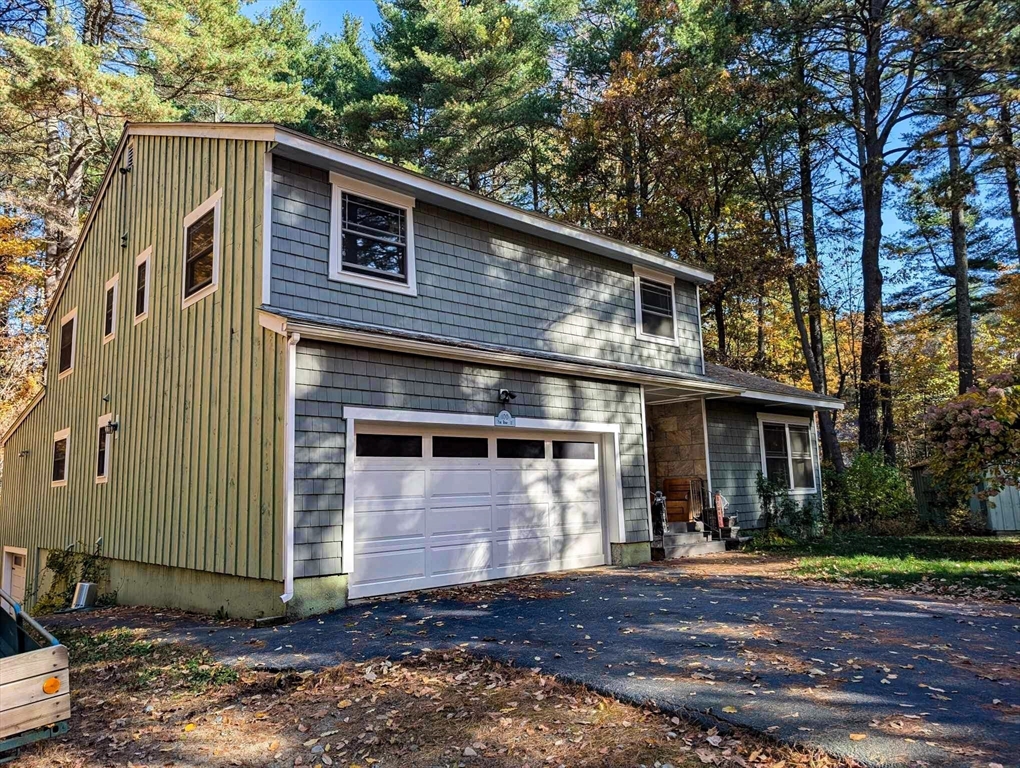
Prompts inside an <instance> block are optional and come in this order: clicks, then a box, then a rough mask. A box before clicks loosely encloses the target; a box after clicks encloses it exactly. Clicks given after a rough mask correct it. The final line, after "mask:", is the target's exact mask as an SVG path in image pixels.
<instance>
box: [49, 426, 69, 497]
mask: <svg viewBox="0 0 1020 768" xmlns="http://www.w3.org/2000/svg"><path fill="white" fill-rule="evenodd" d="M70 444H71V430H70V429H62V430H60V431H59V432H57V433H55V434H54V435H53V472H52V474H51V477H50V480H51V482H50V484H51V485H53V486H59V485H67V462H68V458H69V453H70Z"/></svg>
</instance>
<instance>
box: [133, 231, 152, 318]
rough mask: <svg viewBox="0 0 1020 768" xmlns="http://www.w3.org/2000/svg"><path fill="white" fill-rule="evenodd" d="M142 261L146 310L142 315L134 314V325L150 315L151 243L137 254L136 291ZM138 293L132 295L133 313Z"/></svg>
mask: <svg viewBox="0 0 1020 768" xmlns="http://www.w3.org/2000/svg"><path fill="white" fill-rule="evenodd" d="M142 262H145V311H144V312H142V314H140V315H135V316H134V318H135V319H134V325H138V324H139V323H140V322H142V321H143V320H145V319H146V318H147V317H148V316H149V292H150V286H151V285H152V246H151V245H150V246H149V247H148V248H146V249H145V250H144V251H142V252H141V253H140V254H138V255H137V256H135V291H136V292H137V290H138V267H139V266H140V265H141V263H142ZM136 296H137V293H134V294H132V296H131V313H132V314H134V311H135V306H136V305H135V297H136Z"/></svg>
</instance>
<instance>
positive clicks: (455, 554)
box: [430, 541, 492, 576]
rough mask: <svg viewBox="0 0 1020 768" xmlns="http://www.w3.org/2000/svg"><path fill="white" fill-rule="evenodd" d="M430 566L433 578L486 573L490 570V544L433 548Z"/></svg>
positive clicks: (478, 542) (471, 543)
mask: <svg viewBox="0 0 1020 768" xmlns="http://www.w3.org/2000/svg"><path fill="white" fill-rule="evenodd" d="M430 564H431V566H432V569H431V570H432V575H433V576H443V575H446V574H451V573H469V572H477V571H487V570H488V569H490V568H492V542H491V541H475V542H466V543H463V544H451V545H448V546H438V547H437V546H433V547H432V551H431V553H430Z"/></svg>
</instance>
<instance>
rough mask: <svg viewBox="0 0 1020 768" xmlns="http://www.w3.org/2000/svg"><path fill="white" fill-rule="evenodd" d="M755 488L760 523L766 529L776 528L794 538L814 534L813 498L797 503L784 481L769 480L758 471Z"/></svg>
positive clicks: (814, 505) (816, 515)
mask: <svg viewBox="0 0 1020 768" xmlns="http://www.w3.org/2000/svg"><path fill="white" fill-rule="evenodd" d="M757 490H758V501H759V503H760V504H761V515H762V525H763V526H764V527H765V530H766V531H768V530H772V529H773V528H777V529H779V530H780V531H782V532H783V533H785V534H787V535H789V536H792V537H794V538H807V537H810V536H812V535H814V533H815V532H816V531H815V527H816V525H817V522H818V514H817V505H816V504H815V501H814V499H813V498H811V499H808V500H806V501H805V502H804V503H799V502H797V500H796V499H793V498H791V497H790V491H789V489H788V488H787V487H786V483H777V482H775V481H774V480H769V479H768V478H767V477H765V475H763V474H762V473H761V472H759V473H758V482H757Z"/></svg>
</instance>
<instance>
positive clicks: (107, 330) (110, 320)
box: [103, 274, 120, 344]
mask: <svg viewBox="0 0 1020 768" xmlns="http://www.w3.org/2000/svg"><path fill="white" fill-rule="evenodd" d="M119 284H120V275H119V274H117V275H114V276H113V277H111V278H110V279H109V280H108V281H107V282H106V295H105V297H104V303H103V343H104V344H106V343H107V342H108V341H111V340H112V339H113V338H114V337H116V335H117V294H118V292H119V290H118V286H119Z"/></svg>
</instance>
